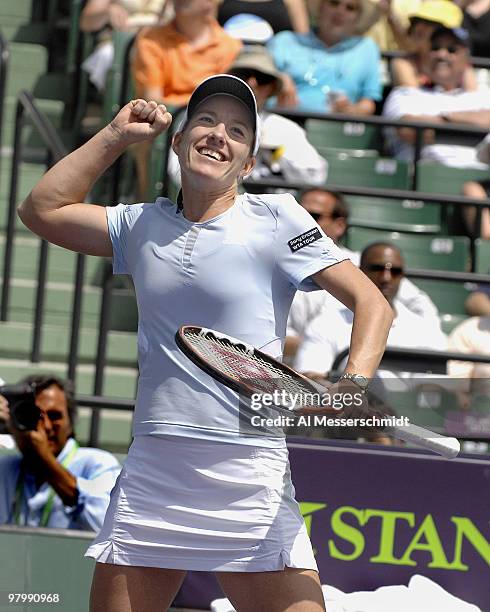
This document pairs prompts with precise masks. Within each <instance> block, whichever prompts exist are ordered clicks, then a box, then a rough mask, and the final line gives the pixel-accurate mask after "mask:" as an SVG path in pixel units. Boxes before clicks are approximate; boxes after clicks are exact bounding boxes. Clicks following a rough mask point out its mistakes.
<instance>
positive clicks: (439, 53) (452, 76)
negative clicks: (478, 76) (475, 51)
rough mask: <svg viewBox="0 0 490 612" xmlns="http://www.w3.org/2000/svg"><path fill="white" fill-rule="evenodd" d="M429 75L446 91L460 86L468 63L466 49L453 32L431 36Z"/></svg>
mask: <svg viewBox="0 0 490 612" xmlns="http://www.w3.org/2000/svg"><path fill="white" fill-rule="evenodd" d="M429 58H430V72H431V74H430V76H431V79H432V81H433V83H434V84H435V85H439V86H440V87H442V88H444V89H445V90H447V91H450V90H452V89H456V88H457V87H461V86H462V84H463V75H464V71H465V70H466V67H467V65H468V49H467V48H466V47H465V46H464V44H462V43H461V42H460V41H459V40H458V39H457V38H456V37H455V36H454V35H453V34H451V33H449V32H448V33H443V34H439V35H437V36H435V37H433V38H432V40H431V51H430V55H429Z"/></svg>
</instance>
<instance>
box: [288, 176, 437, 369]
mask: <svg viewBox="0 0 490 612" xmlns="http://www.w3.org/2000/svg"><path fill="white" fill-rule="evenodd" d="M301 205H302V206H303V208H305V209H306V210H307V211H308V212H309V213H310V215H311V216H312V217H313V219H314V220H315V221H316V222H317V223H318V225H319V226H320V228H321V229H322V230H323V231H324V232H325V234H326V235H327V236H328V237H329V238H331V239H332V240H333V241H334V242H335V244H336V245H337V246H338V247H340V249H341V250H342V253H343V254H344V255H345V256H346V257H348V258H349V259H350V260H351V261H352V263H353V264H355V265H356V266H359V263H360V256H361V254H360V252H358V251H351V250H349V249H347V248H346V247H344V246H343V245H342V244H341V240H342V237H343V236H344V234H345V233H346V231H347V229H348V227H349V207H348V205H347V202H346V201H345V199H344V198H343V196H342V194H340V193H336V192H333V191H329V190H328V189H322V188H320V187H313V188H311V189H309V190H308V191H305V192H304V193H303V195H302V196H301ZM397 300H399V301H400V303H401V304H402V306H404V307H406V308H407V309H408V310H410V311H411V312H413V313H415V314H416V315H419V316H421V317H424V318H425V319H427V320H432V321H433V324H434V325H435V326H436V327H438V326H439V312H438V310H437V308H436V307H435V305H434V303H433V302H432V300H431V299H430V297H429V296H428V295H427V294H426V293H425V292H424V291H421V290H420V289H419V288H418V287H417V285H415V284H414V283H413V282H412V281H411V280H409V279H408V278H406V277H405V276H402V278H401V280H400V283H399V287H398V291H397ZM338 308H342V304H341V302H339V301H338V300H336V299H335V298H334V297H332V296H331V295H330V294H328V293H327V292H325V291H309V292H305V291H298V292H297V293H296V295H295V296H294V300H293V303H292V305H291V309H290V311H289V317H288V327H287V338H286V344H285V349H284V355H285V357H286V358H287V359H288V361H289V362H290V363H292V361H293V359H294V355H295V354H296V351H297V350H298V347H299V345H300V343H301V341H302V338H303V337H304V334H305V331H306V329H307V327H308V325H309V323H310V322H311V321H312V320H313V319H314V318H315V317H316V316H317V315H318V314H319V313H320V311H322V310H323V311H325V312H326V313H328V312H330V311H331V310H337V309H338ZM325 316H328V314H327V315H325Z"/></svg>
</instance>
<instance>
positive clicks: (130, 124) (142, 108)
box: [109, 98, 172, 145]
mask: <svg viewBox="0 0 490 612" xmlns="http://www.w3.org/2000/svg"><path fill="white" fill-rule="evenodd" d="M171 123H172V115H171V114H170V113H169V112H168V111H167V107H166V106H165V105H164V104H158V103H157V102H155V101H154V100H150V101H149V102H147V101H146V100H143V99H141V98H139V99H136V100H131V102H129V103H128V104H126V105H125V106H123V108H122V109H121V110H120V111H119V113H118V114H117V115H116V116H115V117H114V119H113V120H112V121H111V123H110V124H109V125H110V127H111V128H112V130H113V131H114V132H115V133H116V134H117V136H118V138H120V139H121V140H122V141H123V142H124V144H125V145H129V144H134V143H136V142H143V141H145V140H153V139H154V138H156V137H157V136H158V135H159V134H161V133H162V132H165V130H167V129H168V128H169V126H170V124H171Z"/></svg>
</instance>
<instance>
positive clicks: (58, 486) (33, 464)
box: [0, 375, 120, 531]
mask: <svg viewBox="0 0 490 612" xmlns="http://www.w3.org/2000/svg"><path fill="white" fill-rule="evenodd" d="M24 382H27V383H28V384H31V385H32V386H33V389H34V393H35V402H36V406H37V407H38V408H39V412H40V416H39V421H38V423H37V427H36V429H34V430H30V429H29V430H21V429H19V428H18V427H16V426H15V425H14V422H15V419H13V418H12V414H10V419H9V429H10V431H11V433H12V434H13V437H14V438H15V442H16V444H17V447H18V449H19V450H20V453H21V454H20V455H19V454H16V455H7V456H5V457H0V524H5V523H7V524H14V525H22V526H29V527H57V528H62V529H83V530H90V531H98V530H99V529H100V527H101V526H102V522H103V520H104V516H105V513H106V510H107V506H108V504H109V494H110V492H111V489H112V487H113V486H114V483H115V481H116V478H117V476H118V474H119V471H120V466H119V463H118V461H117V459H116V458H115V457H113V456H112V455H111V454H110V453H108V452H106V451H102V450H99V449H95V448H81V447H80V446H79V444H78V442H77V441H76V440H75V437H74V431H73V422H74V413H75V403H74V398H73V394H72V391H71V387H70V385H69V384H68V383H67V382H65V381H63V380H61V379H59V378H57V377H54V376H42V375H40V376H31V377H29V378H28V379H26V380H25V381H24ZM0 398H1V396H0ZM14 410H15V407H12V412H14ZM2 417H3V418H4V419H5V418H9V411H8V410H7V409H6V402H4V401H3V402H2V403H1V405H0V418H2Z"/></svg>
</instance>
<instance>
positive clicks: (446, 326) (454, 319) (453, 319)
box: [432, 300, 468, 335]
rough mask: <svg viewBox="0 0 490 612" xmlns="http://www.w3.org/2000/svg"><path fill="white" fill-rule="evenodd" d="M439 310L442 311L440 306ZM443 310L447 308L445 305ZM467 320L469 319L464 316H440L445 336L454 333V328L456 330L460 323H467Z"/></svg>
mask: <svg viewBox="0 0 490 612" xmlns="http://www.w3.org/2000/svg"><path fill="white" fill-rule="evenodd" d="M432 301H434V300H432ZM434 303H435V302H434ZM436 306H437V304H436ZM438 308H439V309H440V308H441V306H438ZM442 308H445V305H442ZM467 318H468V317H467V316H466V315H464V314H449V313H446V314H443V315H440V316H439V321H440V322H441V329H442V331H443V332H444V333H445V334H448V335H449V334H450V333H451V332H452V331H453V329H454V328H456V327H457V326H458V325H459V324H460V323H462V322H463V321H465V320H466V319H467Z"/></svg>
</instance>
